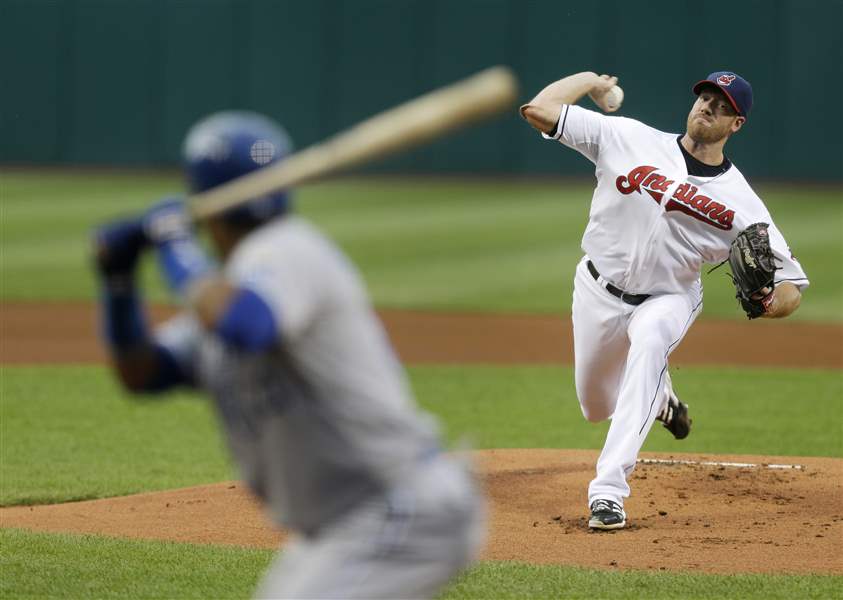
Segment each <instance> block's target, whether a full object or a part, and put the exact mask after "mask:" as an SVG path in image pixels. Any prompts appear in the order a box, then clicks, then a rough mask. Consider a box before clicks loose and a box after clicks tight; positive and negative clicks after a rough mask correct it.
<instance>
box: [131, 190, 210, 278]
mask: <svg viewBox="0 0 843 600" xmlns="http://www.w3.org/2000/svg"><path fill="white" fill-rule="evenodd" d="M143 223H144V231H145V234H146V237H147V238H148V239H149V240H150V242H152V244H153V245H154V246H155V248H156V250H157V251H158V264H159V266H160V268H161V273H162V274H163V275H164V279H165V280H166V282H167V284H168V285H169V287H170V289H172V290H173V291H174V292H176V293H177V294H179V295H184V293H185V292H186V291H187V289H188V288H189V287H190V284H191V283H193V282H194V281H196V280H198V279H200V278H202V277H204V276H206V275H208V274H210V273H211V272H212V271H213V270H214V267H213V265H212V263H211V261H210V260H209V259H208V257H207V255H206V254H205V251H204V250H203V249H202V247H201V246H200V245H199V242H198V241H197V240H196V238H195V236H194V234H193V225H192V223H191V220H190V216H189V215H188V214H187V209H186V207H185V204H184V201H182V200H179V199H167V200H163V201H162V202H159V203H158V204H156V205H155V206H153V207H152V208H151V209H150V210H149V211H148V212H147V213H146V215H145V216H144V218H143Z"/></svg>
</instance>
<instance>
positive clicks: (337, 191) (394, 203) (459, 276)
mask: <svg viewBox="0 0 843 600" xmlns="http://www.w3.org/2000/svg"><path fill="white" fill-rule="evenodd" d="M179 189H180V182H179V178H178V177H177V176H176V175H166V174H165V175H150V174H114V173H111V174H109V173H108V172H101V171H89V172H80V173H68V172H53V171H48V170H45V171H40V170H33V171H13V172H7V173H3V174H2V176H0V194H1V195H2V215H0V216H1V217H2V218H0V244H2V246H0V250H2V252H0V284H2V286H0V299H3V300H33V301H35V300H45V299H47V300H55V301H58V300H65V299H77V300H78V299H92V298H94V296H95V282H94V279H93V277H92V275H91V273H90V269H89V258H88V237H89V233H90V231H91V230H92V228H93V227H94V226H95V225H96V224H97V223H99V222H102V221H103V220H105V219H108V218H113V217H115V216H119V215H125V214H130V213H133V212H137V211H140V210H142V209H143V207H145V206H148V205H149V204H150V203H152V202H153V201H154V200H156V199H158V198H161V197H163V196H164V195H166V194H168V193H172V192H178V191H179ZM591 191H592V185H591V183H590V182H588V181H567V182H566V181H561V180H560V181H555V182H539V183H537V182H526V181H518V180H483V179H462V180H461V179H436V178H423V177H414V178H407V179H402V178H372V179H364V178H361V179H348V180H337V181H333V182H327V183H321V184H315V185H309V186H306V187H304V188H303V189H301V190H299V191H297V193H296V200H297V205H298V210H299V212H301V213H302V214H304V215H305V216H307V217H309V218H310V219H312V220H313V221H314V222H315V223H317V224H318V225H319V226H321V227H322V228H323V229H324V230H325V231H327V232H328V233H329V234H330V235H331V236H332V237H334V238H335V239H336V240H337V241H338V242H339V244H340V245H341V246H342V247H343V248H344V249H345V250H346V251H347V252H348V253H349V255H350V256H351V257H352V259H353V260H354V261H355V263H357V265H358V266H359V268H360V270H361V271H362V273H363V275H364V277H365V279H366V281H367V284H368V286H369V288H370V291H371V293H372V295H373V297H374V300H375V302H376V304H377V305H379V306H381V307H398V308H419V309H433V310H472V311H475V310H477V311H501V312H513V311H514V312H544V313H564V312H568V311H569V309H570V298H571V279H572V275H573V270H574V266H575V264H576V262H577V260H578V258H579V256H580V254H581V252H580V249H579V243H580V238H581V236H582V232H583V228H584V226H585V223H586V220H587V216H588V206H589V201H590V198H591ZM759 192H760V193H761V195H762V196H763V197H764V198H765V200H766V202H767V204H768V206H769V208H770V210H771V212H772V214H773V215H774V216H775V218H776V223H777V224H778V225H779V227H780V228H781V229H782V230H783V232H784V234H785V236H786V237H787V239H788V241H789V242H790V244H791V246H792V248H793V251H794V252H795V253H796V254H797V256H798V257H799V259H800V260H801V262H802V264H803V266H804V268H805V270H806V271H807V273H808V275H809V277H810V278H811V280H812V286H811V288H810V290H809V291H808V292H807V294H806V296H805V300H804V302H803V304H802V307H801V308H800V309H799V311H798V312H797V313H796V314H795V315H794V317H793V318H795V319H801V320H820V321H824V320H834V321H840V320H841V319H843V311H841V310H840V307H841V306H843V272H841V270H840V269H839V265H840V262H841V259H843V236H841V235H840V232H841V230H843V202H841V201H840V199H841V194H840V189H839V187H833V186H828V187H824V188H820V187H817V188H810V187H808V188H805V187H795V186H781V185H777V186H760V188H759ZM143 281H144V285H145V288H146V289H147V290H148V291H149V294H150V296H151V298H153V299H155V300H158V301H160V300H163V299H165V298H166V295H165V294H164V292H163V290H162V288H161V285H160V283H159V282H158V277H157V274H156V273H154V268H153V265H152V264H151V261H147V262H146V263H145V265H144V273H143ZM704 282H705V284H706V286H707V294H706V304H705V312H704V314H703V317H711V316H713V317H721V318H735V319H740V318H743V316H742V313H741V312H740V311H739V310H738V307H737V303H736V301H735V300H734V297H733V296H734V291H733V290H732V287H731V284H730V282H729V280H728V278H727V277H726V275H725V268H722V269H721V270H719V271H715V272H714V273H712V274H711V275H708V274H706V275H705V276H704Z"/></svg>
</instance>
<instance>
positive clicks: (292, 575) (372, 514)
mask: <svg viewBox="0 0 843 600" xmlns="http://www.w3.org/2000/svg"><path fill="white" fill-rule="evenodd" d="M484 536H485V509H484V506H483V501H482V499H481V497H480V495H479V494H478V492H477V491H476V488H475V484H474V482H473V479H472V476H471V475H470V474H469V472H468V469H467V468H466V467H465V465H463V464H461V463H459V462H458V461H457V460H455V459H454V458H452V457H448V456H446V455H440V456H438V457H436V458H435V459H432V460H430V461H427V462H426V463H422V464H420V465H419V466H418V467H417V470H416V472H415V473H413V474H411V475H409V476H408V477H407V479H406V481H403V482H402V483H401V484H400V485H398V486H396V487H395V488H393V489H392V490H391V492H390V493H389V494H387V495H386V496H384V497H381V498H378V499H376V500H372V501H368V502H366V503H364V504H363V505H361V506H360V507H357V508H356V509H355V510H354V511H352V512H351V513H350V514H349V515H347V516H345V517H343V518H341V519H340V520H339V521H338V522H337V523H336V524H334V525H332V526H330V527H329V528H327V529H326V530H325V531H324V532H322V533H320V534H319V535H318V536H316V537H314V538H306V539H305V538H300V539H296V540H295V541H293V542H292V543H290V544H289V545H288V546H287V547H285V548H284V550H283V551H282V553H281V554H280V555H279V557H278V558H276V560H275V563H274V564H273V566H272V567H271V568H270V570H269V572H268V573H267V575H266V577H265V579H264V581H263V582H262V584H261V585H260V587H259V589H258V592H257V597H258V598H299V599H304V598H319V599H327V598H331V599H338V598H349V599H351V598H361V599H362V598H367V599H368V598H391V599H415V598H430V597H432V596H434V595H435V594H436V593H437V592H438V591H439V590H440V589H441V588H442V587H443V586H444V585H445V584H446V583H447V582H448V580H450V579H451V577H453V576H454V575H455V574H457V573H458V572H459V571H460V570H461V569H463V568H464V567H466V566H467V565H468V564H469V563H470V562H471V561H472V560H473V559H474V558H476V555H477V553H478V552H479V550H480V546H481V545H482V542H483V539H484Z"/></svg>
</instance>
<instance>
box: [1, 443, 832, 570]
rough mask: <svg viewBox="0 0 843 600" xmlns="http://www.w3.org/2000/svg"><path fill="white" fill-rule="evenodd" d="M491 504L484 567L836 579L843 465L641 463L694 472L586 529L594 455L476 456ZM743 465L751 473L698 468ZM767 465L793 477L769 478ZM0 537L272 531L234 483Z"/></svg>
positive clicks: (647, 473) (653, 485)
mask: <svg viewBox="0 0 843 600" xmlns="http://www.w3.org/2000/svg"><path fill="white" fill-rule="evenodd" d="M475 456H476V460H477V464H478V468H479V470H480V472H481V473H482V476H483V481H484V482H485V487H486V490H487V493H488V497H489V501H490V508H491V523H490V533H489V539H488V543H487V547H486V550H485V552H484V555H483V558H485V559H493V560H517V561H524V562H530V563H544V564H562V565H579V566H588V567H602V568H634V569H655V570H659V569H661V570H675V571H703V572H711V573H738V572H759V573H834V574H843V494H841V493H840V492H841V482H843V460H840V459H832V458H798V459H795V458H787V457H759V456H728V457H727V456H716V457H714V456H691V455H679V454H671V455H667V454H647V455H646V456H645V458H651V459H652V458H656V459H662V460H666V459H678V460H681V461H690V462H691V463H692V464H663V463H657V464H641V465H639V466H638V468H637V469H636V471H635V473H634V474H633V476H632V481H631V483H632V488H633V496H632V497H631V498H629V500H628V501H627V503H626V509H627V513H628V515H629V522H630V525H629V527H628V528H627V529H625V530H622V531H616V532H601V533H591V532H589V531H588V529H587V527H586V514H587V513H586V506H585V505H586V487H587V485H588V481H589V480H590V479H591V478H592V476H593V471H594V464H595V461H596V458H597V453H596V452H594V451H588V450H485V451H479V452H476V453H475ZM705 462H717V463H722V462H732V463H755V464H756V465H757V466H754V467H747V466H737V465H728V464H713V465H712V464H702V463H705ZM765 463H784V464H788V465H792V464H797V465H799V466H800V467H801V468H769V467H767V466H765ZM0 524H1V525H2V526H3V527H22V528H26V529H34V530H43V531H62V532H77V533H94V534H101V535H111V536H125V537H132V538H147V539H160V540H172V541H179V542H195V543H212V544H232V545H238V546H254V547H262V548H274V547H277V546H279V545H281V544H282V543H283V541H284V538H285V536H284V535H283V534H281V533H278V532H277V531H275V530H273V529H272V527H271V526H270V525H269V523H268V522H267V520H266V519H265V518H264V516H263V514H262V512H261V511H260V509H259V507H258V505H257V503H256V502H255V501H254V500H253V499H252V498H251V497H250V496H249V494H248V493H247V492H246V491H245V490H244V489H243V487H242V485H241V484H240V483H233V482H232V483H222V484H217V485H206V486H199V487H193V488H187V489H182V490H175V491H170V492H161V493H151V494H140V495H136V496H127V497H123V498H112V499H106V500H94V501H86V502H76V503H70V504H59V505H53V506H34V507H13V508H5V509H0Z"/></svg>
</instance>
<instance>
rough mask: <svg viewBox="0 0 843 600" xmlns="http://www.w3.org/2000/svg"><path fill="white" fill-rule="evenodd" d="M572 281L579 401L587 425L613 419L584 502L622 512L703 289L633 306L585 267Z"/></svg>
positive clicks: (582, 264) (660, 296) (661, 296)
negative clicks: (674, 355) (609, 504)
mask: <svg viewBox="0 0 843 600" xmlns="http://www.w3.org/2000/svg"><path fill="white" fill-rule="evenodd" d="M586 262H587V257H583V259H582V260H581V261H580V263H579V265H577V270H576V275H575V277H574V303H573V310H572V319H573V324H574V364H575V369H574V370H575V376H574V377H575V381H576V388H577V397H578V398H579V402H580V408H581V409H582V413H583V415H584V416H585V418H586V419H588V420H589V421H591V422H593V423H596V422H599V421H603V420H605V419H611V420H612V423H611V425H610V426H609V433H608V434H607V436H606V442H605V444H604V446H603V451H602V453H601V454H600V458H599V459H598V461H597V476H596V477H595V478H594V479H593V480H592V481H591V484H590V485H589V487H588V503H589V505H591V503H592V502H593V501H594V500H596V499H598V498H604V499H608V500H613V501H615V502H618V503H619V504H621V505H623V499H624V498H627V497H628V496H629V492H630V490H629V485H628V484H627V477H628V476H629V474H630V473H632V471H633V469H634V468H635V461H636V459H637V458H638V452H639V451H640V450H641V446H642V445H643V444H644V440H645V439H646V437H647V433H648V432H649V431H650V428H651V427H652V425H653V421H654V420H655V418H656V415H657V414H658V413H659V411H660V410H661V409H662V408H663V407H664V405H665V403H666V402H667V399H668V393H667V389H666V386H665V379H666V378H667V361H668V357H669V356H670V353H671V352H672V351H673V350H674V349H675V348H676V347H677V346H678V345H679V342H680V341H682V338H683V337H684V336H685V333H686V332H687V331H688V328H689V327H690V326H691V324H692V323H693V322H694V320H695V319H696V318H697V315H698V314H699V313H700V312H701V311H702V287H701V285H699V284H698V285H697V286H695V287H694V288H693V289H691V290H689V291H688V292H686V293H683V294H658V295H654V296H652V297H651V298H648V299H647V300H645V301H644V302H643V303H642V304H639V305H638V306H633V305H630V304H627V303H625V302H623V301H621V299H620V298H616V297H615V296H613V295H612V294H610V293H609V292H608V291H607V290H606V289H605V287H604V286H605V282H604V281H603V278H602V277H601V278H600V280H599V281H598V280H595V279H594V277H593V276H592V275H591V273H590V272H589V271H588V268H587V266H586Z"/></svg>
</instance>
